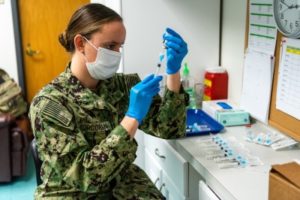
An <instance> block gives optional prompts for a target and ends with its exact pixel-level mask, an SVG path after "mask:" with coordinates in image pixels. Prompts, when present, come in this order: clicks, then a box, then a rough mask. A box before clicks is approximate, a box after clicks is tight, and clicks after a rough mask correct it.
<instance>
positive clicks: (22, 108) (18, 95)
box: [0, 69, 27, 117]
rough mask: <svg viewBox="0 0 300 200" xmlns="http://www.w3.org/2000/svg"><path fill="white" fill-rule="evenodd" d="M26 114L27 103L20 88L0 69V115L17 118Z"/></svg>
mask: <svg viewBox="0 0 300 200" xmlns="http://www.w3.org/2000/svg"><path fill="white" fill-rule="evenodd" d="M25 112H27V103H26V101H25V100H24V98H23V96H22V90H21V88H20V86H19V85H18V84H17V83H16V82H15V81H14V80H13V79H12V78H11V77H9V75H8V74H7V73H6V72H5V71H4V70H3V69H0V115H1V114H10V115H12V116H14V117H18V116H20V115H22V114H24V113H25Z"/></svg>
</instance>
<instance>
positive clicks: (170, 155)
mask: <svg viewBox="0 0 300 200" xmlns="http://www.w3.org/2000/svg"><path fill="white" fill-rule="evenodd" d="M144 139H145V141H144V144H145V148H146V149H147V150H148V151H149V153H150V155H151V156H152V157H153V158H154V159H155V161H157V163H158V164H159V166H161V168H162V170H163V171H164V172H165V173H167V174H168V177H169V178H170V180H171V181H172V182H173V183H174V185H175V186H176V188H177V189H178V190H179V191H180V192H181V193H182V194H184V195H185V196H187V195H188V190H187V188H188V163H187V161H186V160H185V159H183V158H182V157H181V156H180V155H179V154H178V153H177V152H176V151H175V150H174V149H173V147H172V146H171V145H170V144H169V143H168V142H167V141H166V140H163V139H159V138H155V137H153V136H149V135H145V137H144Z"/></svg>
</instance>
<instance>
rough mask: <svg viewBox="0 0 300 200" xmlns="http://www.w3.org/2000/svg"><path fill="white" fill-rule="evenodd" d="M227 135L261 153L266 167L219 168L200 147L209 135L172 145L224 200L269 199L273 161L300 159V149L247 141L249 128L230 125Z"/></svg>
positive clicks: (279, 162)
mask: <svg viewBox="0 0 300 200" xmlns="http://www.w3.org/2000/svg"><path fill="white" fill-rule="evenodd" d="M221 135H222V137H223V138H228V137H232V136H233V137H235V138H236V139H237V140H238V142H240V143H242V144H244V145H245V147H246V148H247V149H249V150H250V152H251V154H253V155H255V156H258V157H259V158H260V159H261V161H262V162H263V165H262V166H256V167H246V168H241V167H239V168H230V169H219V168H218V166H217V164H216V163H215V162H214V161H211V160H206V159H205V157H204V155H203V152H202V153H201V151H200V149H199V141H201V140H203V139H204V138H206V137H208V136H195V137H189V138H184V139H179V140H175V141H170V144H171V145H172V146H173V147H174V148H175V149H176V150H177V151H178V152H179V153H180V154H181V155H182V156H183V157H184V158H185V159H186V160H187V161H188V162H189V164H190V165H192V166H193V167H194V168H195V169H196V170H197V172H198V173H199V174H200V175H201V176H202V177H203V178H204V179H205V182H206V184H207V185H208V186H209V187H210V188H211V189H212V190H213V191H214V192H215V193H216V194H217V195H218V196H219V197H220V198H221V199H223V200H234V199H235V200H253V199H255V200H267V199H268V189H269V170H270V168H271V165H273V164H281V163H286V162H290V161H293V160H294V159H300V150H299V149H295V148H294V149H290V150H284V151H275V150H273V149H272V148H271V147H267V146H262V145H258V144H254V143H249V142H247V141H246V140H245V139H244V138H245V136H246V129H245V127H230V128H226V130H225V132H224V133H222V134H221Z"/></svg>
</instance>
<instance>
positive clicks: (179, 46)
mask: <svg viewBox="0 0 300 200" xmlns="http://www.w3.org/2000/svg"><path fill="white" fill-rule="evenodd" d="M163 40H165V46H166V48H167V74H175V73H177V72H178V71H179V70H180V67H181V62H182V60H183V58H184V57H185V55H186V54H187V53H188V49H187V44H186V43H185V41H184V40H183V39H182V37H181V36H180V35H179V34H178V33H176V32H175V31H173V30H172V29H170V28H167V29H166V32H165V33H164V35H163Z"/></svg>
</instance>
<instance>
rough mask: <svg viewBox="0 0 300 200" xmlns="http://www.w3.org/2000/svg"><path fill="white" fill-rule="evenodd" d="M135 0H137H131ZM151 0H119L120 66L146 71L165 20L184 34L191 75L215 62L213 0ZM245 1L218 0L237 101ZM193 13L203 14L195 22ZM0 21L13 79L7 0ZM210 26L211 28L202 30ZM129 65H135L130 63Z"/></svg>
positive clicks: (1, 56)
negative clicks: (123, 26)
mask: <svg viewBox="0 0 300 200" xmlns="http://www.w3.org/2000/svg"><path fill="white" fill-rule="evenodd" d="M104 1H107V0H92V2H100V3H101V2H104ZM137 1H138V2H142V3H138V4H135V2H137ZM155 1H158V0H153V1H147V0H126V1H123V2H122V4H123V6H124V8H123V12H125V11H124V9H126V10H128V11H126V12H125V13H124V14H125V24H126V27H127V40H126V45H125V47H129V46H130V47H131V48H130V49H128V50H127V49H125V50H127V51H125V58H126V61H125V64H126V65H127V66H130V68H129V69H130V71H126V70H125V72H132V71H131V70H135V69H136V71H138V72H139V71H143V68H147V69H148V70H149V72H154V71H155V69H154V67H155V65H156V62H157V59H158V54H159V51H160V48H161V34H162V33H163V31H164V28H165V26H170V27H173V28H175V29H176V30H177V31H178V32H180V33H181V34H182V35H183V37H184V38H185V39H186V40H187V42H188V44H189V55H188V56H187V58H186V61H188V63H189V65H190V66H191V68H192V72H193V74H194V75H195V74H196V79H200V76H202V75H203V74H202V73H203V71H202V70H203V68H204V67H207V66H212V65H216V64H217V60H218V58H217V57H218V55H217V51H218V49H217V48H216V46H217V43H218V35H217V32H218V30H217V28H216V27H217V25H215V23H218V18H219V11H218V10H217V7H218V6H216V5H215V4H216V2H219V1H218V0H213V1H205V5H206V4H209V6H208V7H206V6H203V4H202V3H203V2H202V1H204V0H201V1H200V0H187V1H182V0H164V1H159V2H160V4H157V2H156V3H155ZM150 2H151V3H150ZM209 2H211V3H209ZM104 3H105V2H104ZM107 3H110V4H114V5H109V6H112V7H118V6H119V3H120V0H110V1H109V2H107ZM246 3H247V1H246V0H240V1H236V0H226V1H223V4H224V11H223V35H222V66H224V67H225V68H226V69H227V70H228V72H229V98H230V99H232V100H234V101H235V102H237V103H239V101H240V96H241V89H242V74H243V52H244V36H245V34H244V33H245V19H246ZM158 5H159V6H158ZM209 9H212V10H213V9H216V12H210V13H208V14H207V10H209ZM116 10H118V8H116ZM144 13H145V14H149V16H148V17H147V16H146V15H145V14H144ZM164 15H169V16H171V17H172V19H173V20H170V19H166V18H164ZM199 19H205V20H204V21H203V22H201V23H200V21H199ZM208 19H211V20H212V21H210V20H208ZM128 20H132V23H128ZM156 22H160V23H156ZM212 25H214V26H212ZM0 27H2V28H1V29H2V30H3V27H5V31H0V43H1V45H2V47H1V48H0V67H1V68H3V69H4V70H6V71H7V72H8V73H9V74H10V75H11V76H12V77H13V78H14V79H15V80H16V81H18V73H17V61H16V49H15V40H14V31H13V22H12V9H11V1H5V3H4V4H0ZM207 29H209V31H207ZM213 31H214V32H215V34H208V33H209V32H213ZM200 34H204V36H205V37H202V36H201V37H200ZM149 38H151V39H149ZM212 52H213V53H212ZM132 66H135V68H133V69H132V68H131V67H132Z"/></svg>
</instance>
